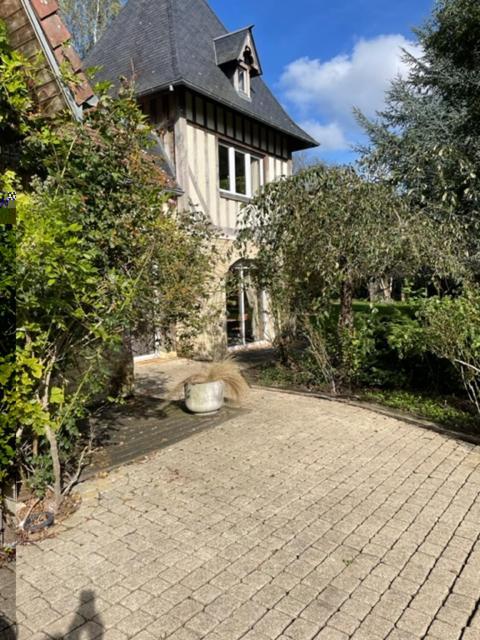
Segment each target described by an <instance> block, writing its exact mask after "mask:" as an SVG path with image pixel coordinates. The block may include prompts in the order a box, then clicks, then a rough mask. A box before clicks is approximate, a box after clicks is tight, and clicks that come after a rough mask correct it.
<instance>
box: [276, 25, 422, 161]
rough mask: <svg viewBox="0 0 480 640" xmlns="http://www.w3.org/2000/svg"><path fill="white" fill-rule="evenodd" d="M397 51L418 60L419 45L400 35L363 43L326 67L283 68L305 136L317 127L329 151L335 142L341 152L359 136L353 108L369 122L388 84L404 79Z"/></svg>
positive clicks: (313, 63)
mask: <svg viewBox="0 0 480 640" xmlns="http://www.w3.org/2000/svg"><path fill="white" fill-rule="evenodd" d="M402 49H405V50H406V51H408V52H409V53H412V54H413V55H415V56H419V55H421V48H420V47H419V45H418V44H416V43H414V42H412V41H410V40H407V39H406V38H405V37H404V36H403V35H400V34H396V35H395V34H394V35H381V36H378V37H376V38H373V39H371V40H365V39H362V40H359V41H358V42H357V43H356V44H355V46H354V48H353V51H352V52H351V54H348V55H347V54H343V55H338V56H336V57H334V58H331V59H330V60H326V61H322V60H319V59H311V58H300V59H298V60H295V61H294V62H292V63H291V64H289V65H288V66H287V67H286V68H285V70H284V72H283V74H282V77H281V81H280V84H281V87H282V89H283V91H284V92H285V95H286V97H287V98H288V99H289V100H290V101H291V102H293V103H294V104H295V106H296V107H297V108H298V109H299V111H300V112H301V113H302V114H303V117H304V119H305V120H306V122H307V123H308V124H309V126H310V128H309V130H310V132H311V133H313V130H314V129H315V128H316V127H320V129H319V133H320V134H322V135H318V134H317V135H318V137H319V138H322V136H323V138H324V139H325V141H326V143H328V144H330V148H332V146H331V145H333V144H334V143H335V140H337V142H338V144H339V146H338V147H336V148H337V149H340V148H342V146H343V145H344V143H345V140H346V139H350V138H351V137H352V134H355V133H357V134H358V128H357V126H356V123H355V119H354V117H353V113H352V111H353V108H354V107H358V108H359V109H361V110H362V111H363V112H364V113H365V114H366V115H367V116H373V115H374V114H375V112H376V111H377V110H380V109H382V107H383V106H384V104H385V91H386V90H387V89H388V87H389V84H390V81H391V80H392V79H393V78H395V77H396V76H399V75H400V76H405V75H406V74H407V73H408V65H407V64H406V63H405V62H404V60H403V59H402V58H403V52H402ZM312 129H313V130H312ZM357 137H358V136H357Z"/></svg>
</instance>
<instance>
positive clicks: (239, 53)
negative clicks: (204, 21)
mask: <svg viewBox="0 0 480 640" xmlns="http://www.w3.org/2000/svg"><path fill="white" fill-rule="evenodd" d="M214 47H215V57H216V61H217V65H218V66H219V67H220V68H221V69H222V70H223V72H224V73H225V75H226V76H227V77H228V78H229V80H230V82H231V83H232V85H233V86H234V88H235V90H236V92H237V93H238V95H239V96H241V97H242V98H245V99H246V100H250V99H251V94H252V90H251V80H252V78H255V77H257V76H261V75H262V68H261V66H260V61H259V59H258V53H257V49H256V47H255V43H254V41H253V35H252V27H247V28H245V29H239V30H238V31H233V32H231V33H226V34H225V35H223V36H219V37H218V38H215V40H214Z"/></svg>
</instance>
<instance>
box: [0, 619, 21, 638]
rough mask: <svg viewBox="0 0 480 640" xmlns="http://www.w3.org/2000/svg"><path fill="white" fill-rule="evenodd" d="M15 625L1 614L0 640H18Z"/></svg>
mask: <svg viewBox="0 0 480 640" xmlns="http://www.w3.org/2000/svg"><path fill="white" fill-rule="evenodd" d="M16 637H17V633H16V631H15V625H14V624H13V623H12V621H11V620H8V619H7V618H5V617H4V616H3V614H1V613H0V638H1V639H2V640H16Z"/></svg>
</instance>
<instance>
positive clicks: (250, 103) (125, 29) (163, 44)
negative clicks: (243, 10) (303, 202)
mask: <svg viewBox="0 0 480 640" xmlns="http://www.w3.org/2000/svg"><path fill="white" fill-rule="evenodd" d="M227 33H228V31H227V29H226V28H225V27H224V26H223V24H222V23H221V22H220V20H219V19H218V17H217V16H216V15H215V13H214V12H213V11H212V9H211V8H210V7H209V5H208V3H207V2H206V0H130V1H129V2H128V3H127V5H126V6H125V7H124V8H123V10H122V11H121V12H120V14H119V15H118V17H117V18H116V19H115V20H114V21H113V23H112V25H111V26H110V27H109V28H108V29H107V31H106V32H105V33H104V35H103V36H102V38H101V39H100V40H99V42H98V43H97V45H96V46H95V47H94V48H93V50H92V51H91V52H90V53H89V54H88V56H87V57H86V59H85V66H86V67H91V66H102V67H103V69H102V70H101V71H100V73H98V75H97V79H99V80H106V79H108V80H113V81H117V80H118V78H119V77H120V76H125V77H127V78H131V77H132V76H133V77H134V78H135V83H136V89H137V94H138V95H139V96H141V95H147V94H151V93H153V92H156V91H160V90H162V89H166V88H168V87H169V86H170V85H174V86H176V85H181V86H186V87H189V88H191V89H192V90H195V91H197V92H199V93H201V94H203V95H206V96H209V97H211V98H212V99H214V100H216V101H218V102H221V103H223V104H224V105H227V106H230V107H232V108H234V109H236V110H237V111H240V112H242V113H244V114H246V115H249V116H251V117H253V118H256V119H257V120H260V121H262V122H263V123H265V124H268V125H270V126H272V127H274V128H276V129H278V130H280V131H282V132H283V133H286V134H288V135H289V136H291V137H292V138H293V139H294V145H293V146H294V147H295V148H296V149H304V148H308V147H314V146H317V143H316V142H315V140H313V138H311V137H310V136H309V135H308V134H307V133H306V132H305V131H303V130H302V129H301V128H300V127H298V126H297V125H296V124H295V123H294V122H293V120H292V119H291V118H290V117H289V116H288V115H287V113H286V112H285V111H284V109H283V108H282V106H281V105H280V103H279V102H278V101H277V99H276V98H275V97H274V96H273V94H272V93H271V91H270V90H269V89H268V87H267V85H266V84H265V83H264V82H263V80H262V79H261V78H260V77H254V78H252V82H251V100H245V99H244V98H242V97H241V96H240V95H239V94H238V93H237V91H236V90H235V88H234V87H233V85H232V83H231V81H230V80H229V78H228V77H227V76H226V75H225V73H224V71H223V70H222V69H221V68H220V67H219V66H218V65H217V63H216V56H215V43H214V40H215V38H218V37H219V36H223V35H226V34H227ZM232 35H233V34H232ZM227 40H230V39H227ZM232 42H233V40H232Z"/></svg>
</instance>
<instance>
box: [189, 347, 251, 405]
mask: <svg viewBox="0 0 480 640" xmlns="http://www.w3.org/2000/svg"><path fill="white" fill-rule="evenodd" d="M220 380H221V381H222V382H223V383H224V384H225V395H226V396H227V398H229V399H230V400H233V402H235V403H236V404H240V403H241V401H242V400H243V399H244V398H245V396H246V395H247V393H248V390H249V386H248V384H247V382H246V381H245V378H244V377H243V375H242V371H241V369H240V366H239V364H238V363H237V362H236V361H235V360H234V359H233V358H232V357H231V356H228V357H227V358H224V359H223V360H220V361H218V362H212V363H211V364H209V365H207V366H205V367H204V369H203V371H201V372H200V373H197V374H195V375H194V376H190V377H189V378H187V379H186V380H184V381H183V382H182V385H185V384H205V383H207V382H218V381H220Z"/></svg>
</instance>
